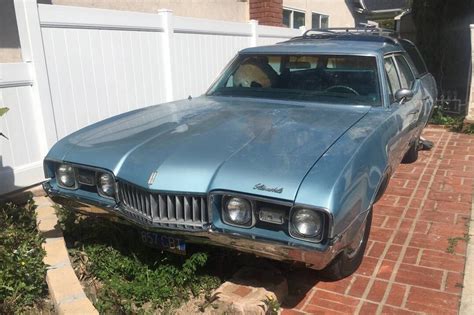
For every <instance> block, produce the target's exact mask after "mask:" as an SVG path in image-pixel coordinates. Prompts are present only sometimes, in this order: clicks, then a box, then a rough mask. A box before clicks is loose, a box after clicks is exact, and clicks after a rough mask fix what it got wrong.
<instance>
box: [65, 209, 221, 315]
mask: <svg viewBox="0 0 474 315" xmlns="http://www.w3.org/2000/svg"><path fill="white" fill-rule="evenodd" d="M57 212H58V214H59V217H60V222H61V225H62V226H63V229H64V234H65V238H66V241H67V243H68V247H69V248H70V254H71V256H72V261H73V264H74V265H75V269H76V273H79V274H78V277H79V278H80V279H83V280H84V279H87V278H89V279H93V281H96V280H97V281H98V284H96V287H97V288H98V289H97V292H96V296H95V297H93V298H92V300H95V305H96V307H97V308H98V310H99V312H100V313H106V314H109V313H113V314H115V313H121V314H135V313H147V312H152V311H153V310H155V309H160V310H162V311H163V310H169V309H172V308H175V307H177V306H179V305H180V304H181V303H182V302H184V301H186V300H187V299H188V298H189V296H190V295H191V294H192V295H195V296H196V295H198V294H200V293H206V294H209V292H210V291H211V290H213V289H214V288H216V287H217V286H219V284H220V283H221V281H220V279H219V278H218V277H216V276H212V275H209V274H205V273H203V272H202V271H203V268H204V267H205V266H206V264H207V263H208V254H207V253H204V252H196V253H194V254H192V255H190V256H189V257H182V256H178V255H174V254H170V253H167V252H162V251H160V250H157V249H152V248H149V247H146V246H144V245H142V244H141V242H140V241H139V239H140V237H139V232H138V231H137V230H136V229H135V228H133V227H131V226H128V225H123V224H118V223H112V222H110V221H107V220H104V219H100V218H92V217H83V216H78V215H75V214H74V213H72V212H71V211H68V210H65V209H62V208H61V209H58V211H57ZM79 264H81V266H79Z"/></svg>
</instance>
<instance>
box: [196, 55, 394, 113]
mask: <svg viewBox="0 0 474 315" xmlns="http://www.w3.org/2000/svg"><path fill="white" fill-rule="evenodd" d="M252 55H268V56H273V55H275V56H282V57H284V56H288V57H289V56H338V54H334V53H328V52H322V53H315V52H308V53H304V54H303V53H287V52H281V53H278V52H268V53H265V52H256V53H246V52H244V53H242V52H239V53H238V54H237V55H236V56H235V57H234V58H233V59H232V60H231V61H230V62H229V63H228V64H227V65H226V67H225V68H224V69H223V71H222V72H221V73H220V74H219V75H218V76H217V78H216V79H215V80H214V81H213V82H212V84H211V85H210V86H209V88H208V89H207V90H206V92H205V93H204V95H205V96H213V95H212V93H213V92H214V91H215V90H216V89H217V88H218V87H219V82H220V81H221V80H222V78H223V77H225V76H227V80H229V79H230V77H231V74H230V73H232V72H234V71H235V69H236V68H235V66H237V61H238V60H239V59H240V58H242V57H245V56H252ZM341 56H350V57H368V58H374V60H375V67H376V71H375V75H376V80H377V84H376V88H377V91H378V97H379V101H380V103H379V104H373V105H370V104H367V105H365V104H364V105H361V106H370V107H372V108H378V107H380V108H384V107H388V106H387V105H386V104H387V102H386V94H385V91H384V84H387V83H388V82H386V80H384V79H383V76H384V75H385V69H384V68H383V56H382V63H381V65H382V67H380V60H381V58H380V57H381V56H380V54H364V53H362V54H358V53H351V54H341ZM272 68H273V67H272ZM281 69H282V64H281V63H280V72H281V71H282V70H281ZM274 70H275V69H274ZM275 71H276V70H275ZM397 75H398V74H397ZM282 101H288V100H282ZM300 102H313V101H307V100H300ZM335 105H337V106H339V105H341V106H345V105H342V104H335ZM356 106H358V105H356Z"/></svg>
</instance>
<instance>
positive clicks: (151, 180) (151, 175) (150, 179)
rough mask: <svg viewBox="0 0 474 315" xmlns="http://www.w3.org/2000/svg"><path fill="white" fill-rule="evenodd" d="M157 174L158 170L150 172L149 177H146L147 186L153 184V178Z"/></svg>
mask: <svg viewBox="0 0 474 315" xmlns="http://www.w3.org/2000/svg"><path fill="white" fill-rule="evenodd" d="M157 175H158V171H153V172H152V173H151V174H150V177H149V178H148V186H151V185H153V183H154V182H155V179H156V176H157Z"/></svg>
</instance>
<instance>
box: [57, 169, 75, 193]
mask: <svg viewBox="0 0 474 315" xmlns="http://www.w3.org/2000/svg"><path fill="white" fill-rule="evenodd" d="M56 176H57V180H58V184H59V185H60V186H63V187H67V188H73V187H75V186H76V176H75V173H74V168H73V167H72V166H70V165H66V164H61V165H59V167H58V169H57V173H56Z"/></svg>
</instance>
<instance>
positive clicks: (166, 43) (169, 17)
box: [158, 9, 174, 102]
mask: <svg viewBox="0 0 474 315" xmlns="http://www.w3.org/2000/svg"><path fill="white" fill-rule="evenodd" d="M158 14H159V15H160V16H161V17H162V18H163V41H162V43H163V51H162V58H163V59H162V60H163V74H164V78H165V82H164V85H165V91H166V92H165V99H166V101H167V102H171V101H173V100H174V95H173V69H172V64H171V61H172V60H171V49H172V44H173V33H174V31H173V11H171V10H168V9H162V10H158Z"/></svg>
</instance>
